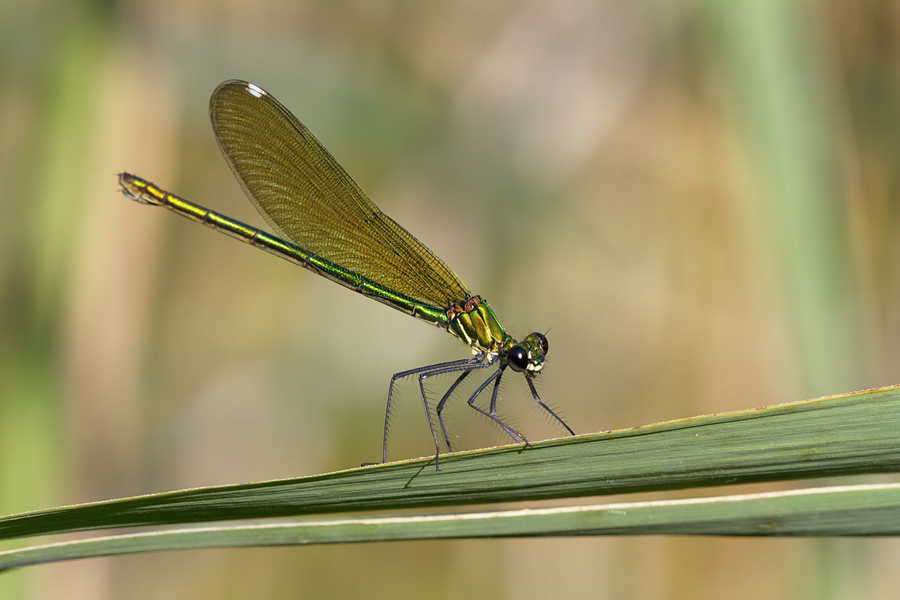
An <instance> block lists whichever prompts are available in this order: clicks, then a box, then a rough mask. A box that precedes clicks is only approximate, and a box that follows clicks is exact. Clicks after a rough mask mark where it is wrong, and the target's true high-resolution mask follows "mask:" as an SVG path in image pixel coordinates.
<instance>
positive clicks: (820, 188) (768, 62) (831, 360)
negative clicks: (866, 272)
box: [703, 0, 868, 598]
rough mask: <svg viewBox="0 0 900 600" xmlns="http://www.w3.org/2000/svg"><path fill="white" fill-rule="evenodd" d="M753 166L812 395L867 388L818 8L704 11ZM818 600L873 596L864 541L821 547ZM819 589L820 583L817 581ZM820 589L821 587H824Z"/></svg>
mask: <svg viewBox="0 0 900 600" xmlns="http://www.w3.org/2000/svg"><path fill="white" fill-rule="evenodd" d="M703 6H704V11H705V16H706V17H707V23H708V25H709V33H711V34H712V35H713V36H714V37H715V39H717V41H719V42H721V47H720V48H717V50H720V51H719V52H717V55H718V56H719V57H720V60H721V63H720V64H722V65H723V66H724V71H725V79H726V80H727V81H728V82H729V83H730V84H731V85H732V87H733V93H734V94H735V97H736V99H737V105H738V111H739V117H740V119H741V120H742V122H743V125H744V127H745V130H746V131H745V134H746V137H747V140H748V143H749V144H750V150H751V153H752V156H753V158H754V160H755V166H756V169H757V172H758V175H759V180H760V191H761V192H762V195H763V196H764V197H765V198H767V202H766V204H765V205H764V207H763V210H764V217H763V222H764V223H767V224H770V225H771V227H770V231H768V232H767V234H768V238H769V239H770V240H772V241H773V243H774V246H775V247H774V252H773V256H774V257H775V259H776V260H777V261H778V267H779V269H780V272H781V276H782V285H783V286H784V290H785V299H786V301H787V304H788V306H787V309H788V315H789V318H790V323H791V324H792V325H793V327H794V330H793V331H792V337H793V340H794V344H795V348H796V357H797V365H798V367H799V372H798V374H797V377H798V378H800V383H801V385H802V386H803V388H804V392H805V395H806V396H807V397H815V396H821V395H826V394H836V393H840V392H842V391H846V390H850V389H857V388H859V387H862V386H861V385H860V383H861V381H862V357H861V344H860V339H859V331H860V327H859V322H858V314H859V313H858V306H857V303H858V298H857V295H856V294H855V292H854V287H855V286H854V277H853V273H852V261H851V257H850V253H849V235H848V231H847V224H846V220H845V218H844V216H845V210H844V205H843V202H842V194H841V189H842V188H841V182H840V171H839V164H838V140H837V132H836V129H837V128H836V127H835V126H834V125H833V121H829V118H828V114H827V113H828V108H829V107H828V105H827V102H826V100H827V95H826V92H827V87H826V86H825V85H823V84H822V80H821V78H820V76H821V75H822V72H823V68H824V66H825V65H824V64H823V63H822V62H821V61H819V60H817V59H818V58H820V56H819V55H817V53H816V47H815V40H814V38H813V35H812V27H811V26H810V24H811V21H812V15H811V14H810V12H811V11H812V10H813V9H814V3H812V4H808V3H803V2H794V1H791V0H735V1H733V2H713V1H709V2H706V3H705V4H704V5H703ZM817 544H818V546H819V550H820V562H819V564H818V569H817V570H816V572H815V574H814V575H813V577H814V580H813V581H803V580H802V579H801V580H798V581H797V582H796V583H797V584H798V585H800V586H806V585H809V584H812V589H811V590H810V591H811V592H812V594H813V595H814V596H815V597H819V598H839V597H847V593H848V592H851V591H852V592H853V593H852V594H851V595H853V596H855V597H866V596H867V595H868V594H866V593H865V591H864V589H863V588H861V587H860V586H861V585H862V583H863V581H862V580H863V578H864V576H865V570H864V569H858V568H857V567H859V566H860V564H861V563H862V561H863V560H864V558H863V557H864V550H865V546H864V545H863V544H862V543H861V542H859V541H848V540H824V541H821V542H817ZM814 582H815V583H814ZM816 588H818V589H816Z"/></svg>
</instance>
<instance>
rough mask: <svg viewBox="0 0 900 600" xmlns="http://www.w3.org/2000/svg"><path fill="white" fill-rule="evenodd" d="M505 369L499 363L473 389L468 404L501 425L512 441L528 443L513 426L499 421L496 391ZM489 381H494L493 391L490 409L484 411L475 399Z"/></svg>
mask: <svg viewBox="0 0 900 600" xmlns="http://www.w3.org/2000/svg"><path fill="white" fill-rule="evenodd" d="M505 369H506V365H500V368H499V369H497V372H496V373H494V374H493V375H491V376H490V377H488V378H487V380H485V382H484V383H482V384H481V386H480V387H479V388H478V389H477V390H475V393H474V394H472V397H471V398H469V406H471V407H472V408H474V409H475V410H477V411H478V412H480V413H481V414H483V415H484V416H486V417H487V418H488V419H491V420H492V421H494V422H495V423H497V425H499V426H500V427H502V428H503V431H505V432H506V433H507V434H508V435H509V437H511V438H512V439H513V441H515V442H518V441H519V440H522V441H523V442H525V444H526V445H528V440H527V439H525V436H524V435H522V434H521V433H519V432H518V431H517V430H516V429H515V428H514V427H512V426H510V425H507V424H506V423H504V422H503V421H501V420H500V418H499V417H498V416H497V410H496V409H497V392H498V391H499V390H500V378H501V377H502V376H503V371H504V370H505ZM491 381H493V382H494V391H493V393H492V394H491V411H490V412H486V411H485V410H483V409H481V408H478V407H477V406H475V399H476V398H478V396H480V395H481V392H483V391H484V390H485V388H487V386H488V385H489V384H490V383H491Z"/></svg>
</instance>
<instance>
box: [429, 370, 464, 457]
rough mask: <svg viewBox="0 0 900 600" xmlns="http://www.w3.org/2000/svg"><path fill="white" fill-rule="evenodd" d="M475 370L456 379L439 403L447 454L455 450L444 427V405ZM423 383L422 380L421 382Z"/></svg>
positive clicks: (439, 416)
mask: <svg viewBox="0 0 900 600" xmlns="http://www.w3.org/2000/svg"><path fill="white" fill-rule="evenodd" d="M473 370H474V369H469V370H468V371H463V372H462V373H460V375H459V377H457V378H456V381H454V382H453V385H451V386H450V389H448V390H447V393H445V394H444V397H443V398H441V401H440V402H438V403H437V409H436V410H435V412H436V413H437V416H438V423H440V424H441V431H442V432H443V434H444V441H445V442H446V443H447V452H453V448H452V447H451V446H450V436H449V435H447V427H446V426H445V425H444V415H443V414H442V413H443V411H444V405H445V404H447V400H449V399H450V395H451V394H453V392H454V390H456V388H457V387H459V384H460V383H462V382H463V379H465V378H466V377H468V376H469V374H471V373H472V371H473ZM420 382H421V380H420Z"/></svg>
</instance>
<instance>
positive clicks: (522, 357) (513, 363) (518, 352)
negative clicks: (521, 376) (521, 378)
mask: <svg viewBox="0 0 900 600" xmlns="http://www.w3.org/2000/svg"><path fill="white" fill-rule="evenodd" d="M506 361H507V362H508V363H509V366H510V367H512V369H513V371H516V372H518V373H521V372H522V371H524V370H525V369H527V368H528V352H527V351H526V350H525V348H523V347H522V346H513V347H512V348H510V349H509V353H508V354H507V355H506Z"/></svg>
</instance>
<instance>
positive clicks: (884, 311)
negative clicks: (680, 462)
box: [0, 0, 900, 599]
mask: <svg viewBox="0 0 900 600" xmlns="http://www.w3.org/2000/svg"><path fill="white" fill-rule="evenodd" d="M229 78H243V79H248V80H250V81H253V82H255V83H256V84H258V85H260V86H262V87H264V88H265V89H267V90H268V91H269V92H271V93H272V94H273V95H275V96H276V97H277V98H279V99H280V100H281V101H282V102H283V103H284V104H285V105H286V106H287V107H289V108H290V109H291V110H292V111H294V112H295V113H296V114H297V115H298V117H299V118H300V119H301V120H302V121H304V123H305V124H306V125H307V126H308V127H309V128H310V129H311V130H312V131H313V132H314V133H315V135H316V136H317V137H318V138H319V139H320V140H321V141H322V142H323V143H324V144H325V145H326V147H328V148H329V149H330V150H331V151H332V153H333V154H334V155H335V156H336V157H337V158H338V160H340V161H341V163H342V164H343V165H344V166H345V167H346V169H347V170H348V171H349V172H350V173H351V175H352V176H353V177H354V178H355V179H356V180H357V182H358V183H359V184H360V185H361V186H362V187H363V188H364V189H365V190H367V192H368V193H369V195H370V196H371V197H372V198H373V200H374V201H375V202H376V203H378V204H379V206H380V207H381V208H382V209H384V210H385V211H386V212H387V213H388V214H390V215H391V216H392V217H394V218H395V219H396V220H397V221H399V222H400V223H402V224H403V225H404V226H405V227H407V228H408V229H409V230H410V231H412V232H413V233H414V234H415V235H416V236H418V237H419V238H420V239H421V240H422V241H424V242H425V243H426V244H427V245H429V246H430V247H431V248H432V249H434V250H435V251H436V252H437V253H438V254H439V255H440V256H442V257H443V258H444V259H445V260H446V261H447V262H448V263H449V264H450V265H451V266H452V267H453V268H454V269H455V270H456V271H457V273H458V274H459V275H460V276H461V277H462V278H463V280H464V281H466V283H467V284H468V285H469V287H470V288H471V289H472V290H474V291H475V292H476V293H479V294H481V295H482V296H484V297H485V298H487V299H489V300H490V302H491V304H492V305H493V306H494V307H495V309H496V310H497V312H498V314H499V316H500V317H501V319H502V321H503V322H504V324H505V325H506V326H507V328H508V329H509V330H510V331H511V332H512V333H513V334H515V335H524V334H525V333H527V332H530V331H533V330H538V331H547V332H548V338H549V340H550V345H551V351H550V355H549V361H548V365H547V368H546V369H545V370H544V374H543V375H542V382H541V388H540V389H541V392H542V394H543V396H544V398H545V399H546V400H547V401H548V402H549V403H550V404H551V405H552V406H554V407H556V408H558V409H559V410H560V411H561V412H562V414H563V415H564V416H565V417H566V419H567V420H568V422H569V423H570V424H571V425H572V427H573V428H574V429H575V430H576V431H577V432H581V433H583V432H591V431H601V430H606V429H615V428H622V427H631V426H636V425H642V424H646V423H651V422H656V421H662V420H667V419H673V418H680V417H686V416H691V415H697V414H703V413H710V412H719V411H728V410H736V409H742V408H752V407H757V406H764V405H769V404H773V403H778V402H785V401H793V400H800V399H804V398H809V397H815V396H820V395H826V394H835V393H841V392H846V391H851V390H856V389H862V388H868V387H876V386H882V385H888V384H894V383H898V382H900V205H898V187H900V4H898V3H896V2H878V1H873V0H858V1H855V2H839V1H833V0H832V1H825V2H790V1H780V0H734V1H731V2H714V1H707V2H699V1H695V2H691V1H678V0H670V1H668V2H633V1H629V0H565V1H562V2H555V3H545V2H538V1H521V0H501V1H498V2H473V1H465V0H457V1H449V2H439V3H420V2H350V1H345V2H291V1H287V0H259V1H253V2H250V1H240V0H232V1H229V2H210V1H206V2H204V1H202V0H177V1H174V0H132V1H112V0H109V1H94V2H86V1H79V0H65V1H61V0H29V1H27V2H14V1H6V2H0V514H9V513H12V512H18V511H25V510H32V509H39V508H45V507H50V506H55V505H59V504H70V503H77V502H87V501H92V500H101V499H108V498H113V497H121V496H126V495H133V494H140V493H148V492H156V491H164V490H170V489H179V488H184V487H192V486H201V485H212V484H225V483H236V482H245V481H257V480H263V479H269V478H277V477H290V476H298V475H305V474H314V473H320V472H325V471H329V470H335V469H342V468H349V467H353V466H356V465H358V464H359V463H360V462H364V461H371V460H377V459H378V457H379V453H380V443H381V424H382V419H383V410H384V401H385V395H386V391H387V384H388V380H389V378H390V376H391V374H393V373H394V372H397V371H400V370H403V369H407V368H411V367H415V366H419V365H423V364H428V363H431V362H438V361H442V360H451V359H454V358H459V357H462V356H465V355H466V353H467V350H466V349H465V348H464V347H463V346H461V345H460V344H459V342H457V341H456V340H454V339H453V338H451V337H450V336H448V335H446V334H442V333H441V332H440V331H438V330H435V329H434V328H432V327H428V326H425V325H423V324H421V323H418V322H416V321H414V320H413V319H410V318H408V317H405V316H403V315H402V314H400V313H397V312H396V311H392V310H390V309H388V308H386V307H384V306H382V305H380V304H377V303H375V302H372V301H370V300H367V299H365V298H363V297H362V296H358V295H356V294H352V293H349V292H348V291H347V290H345V289H343V288H340V287H339V286H337V285H334V284H332V283H330V282H328V281H326V280H324V279H321V278H318V277H315V276H314V275H312V274H310V273H309V272H307V271H304V270H302V269H299V268H297V267H295V266H293V265H290V264H289V263H286V262H284V261H280V260H277V259H275V258H273V257H272V256H270V255H268V254H265V253H262V252H259V251H257V250H254V249H251V248H250V247H248V246H246V245H243V244H239V243H237V242H235V241H233V240H230V239H228V238H227V237H225V236H222V235H220V234H217V233H214V232H211V231H209V230H207V229H204V228H201V227H199V226H197V225H196V224H193V223H190V222H188V221H187V220H185V219H181V218H178V217H176V216H174V215H172V214H171V213H169V212H167V211H164V210H161V209H153V208H150V207H144V206H139V205H138V204H136V203H133V202H129V201H127V200H126V199H125V198H124V197H123V196H122V195H120V194H119V193H118V192H117V189H118V187H117V184H116V178H115V175H116V173H118V172H119V171H122V170H126V169H127V170H129V171H132V172H135V173H138V174H140V175H142V176H144V177H146V178H148V179H151V180H152V181H155V182H156V183H158V184H159V185H161V186H163V187H164V188H166V189H169V190H171V191H173V192H175V193H177V194H179V195H182V196H184V197H186V198H188V199H190V200H193V201H195V202H199V203H201V204H205V205H208V206H210V207H212V208H214V209H215V210H218V211H220V212H223V213H225V214H228V215H231V216H233V217H235V218H238V219H241V220H244V221H248V222H250V223H254V224H257V225H263V221H262V219H261V218H260V217H259V216H258V215H256V214H255V212H254V210H253V208H252V206H251V205H250V203H249V202H247V201H246V199H245V198H244V197H243V194H242V193H241V190H240V188H239V186H238V185H237V183H236V182H235V181H234V179H233V177H232V176H231V173H230V172H229V170H228V168H227V166H226V164H225V162H224V161H223V160H222V158H221V156H220V155H219V150H218V148H217V145H216V143H215V140H214V138H213V135H212V132H211V129H210V126H209V123H208V116H207V100H208V97H209V94H210V93H211V92H212V90H213V89H214V87H215V86H216V85H217V84H218V83H219V82H221V81H223V80H225V79H229ZM507 379H508V381H507V382H506V384H505V385H504V388H503V414H504V415H505V416H506V417H508V418H510V419H511V420H512V422H514V423H515V424H516V425H517V426H521V427H522V428H523V431H525V432H526V433H527V434H529V435H530V437H531V438H532V439H542V438H548V437H555V436H558V435H560V432H559V430H557V429H555V428H554V427H553V426H552V425H551V424H550V423H549V422H548V421H547V420H546V419H545V418H543V417H542V416H541V415H540V414H539V412H538V411H536V410H535V408H534V406H533V403H532V402H531V401H530V399H529V396H528V394H527V388H525V386H524V384H523V383H522V382H521V381H520V378H507ZM441 383H449V382H438V381H436V382H434V384H433V386H435V387H433V389H437V388H438V386H439V385H440V384H441ZM403 391H404V393H403V395H402V396H401V398H400V401H399V405H398V411H397V415H396V421H395V425H394V428H393V433H392V438H391V444H392V445H391V456H392V457H393V458H405V457H412V456H419V455H425V454H428V453H429V451H430V449H429V439H428V434H427V430H426V429H425V425H424V420H423V418H422V414H421V406H420V405H419V404H418V403H417V399H416V395H415V388H414V386H406V387H405V388H404V390H403ZM460 404H462V403H460ZM469 413H471V411H469V410H467V409H458V410H455V411H453V414H452V415H451V416H452V418H453V422H454V432H455V433H456V434H458V435H459V438H458V442H459V445H460V447H464V448H472V447H482V446H486V445H492V444H497V443H503V442H504V441H505V440H504V438H503V435H502V433H501V432H498V431H497V430H496V429H495V428H492V427H490V426H489V425H488V424H486V423H485V422H484V421H483V420H482V419H478V418H475V416H473V415H472V414H469ZM856 434H858V435H865V434H866V432H865V431H859V432H856ZM740 489H741V490H744V489H750V488H740ZM4 547H8V546H4ZM898 573H900V542H897V541H894V540H735V539H702V538H667V537H650V538H634V539H629V538H624V539H551V540H517V541H497V540H493V541H492V540H488V541H462V542H427V543H426V542H419V543H395V544H382V545H369V546H339V547H320V548H282V549H260V550H209V551H191V552H181V553H169V554H153V555H144V556H130V557H120V558H111V559H94V560H86V561H80V562H75V563H71V564H62V565H52V566H44V567H37V568H31V569H27V570H23V571H19V572H13V573H11V574H5V575H3V576H2V577H0V598H28V599H45V598H53V599H57V598H69V599H71V598H92V599H104V598H148V599H149V598H161V597H165V598H192V599H196V598H222V599H228V598H248V597H253V598H295V597H335V598H340V597H366V598H516V599H527V598H546V597H564V598H617V599H619V598H624V599H628V598H650V599H670V598H688V597H690V598H723V597H727V598H763V597H764V598H767V599H779V598H785V599H787V598H790V599H798V598H801V599H802V598H868V599H872V598H894V597H896V590H897V585H898V582H900V575H898Z"/></svg>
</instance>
